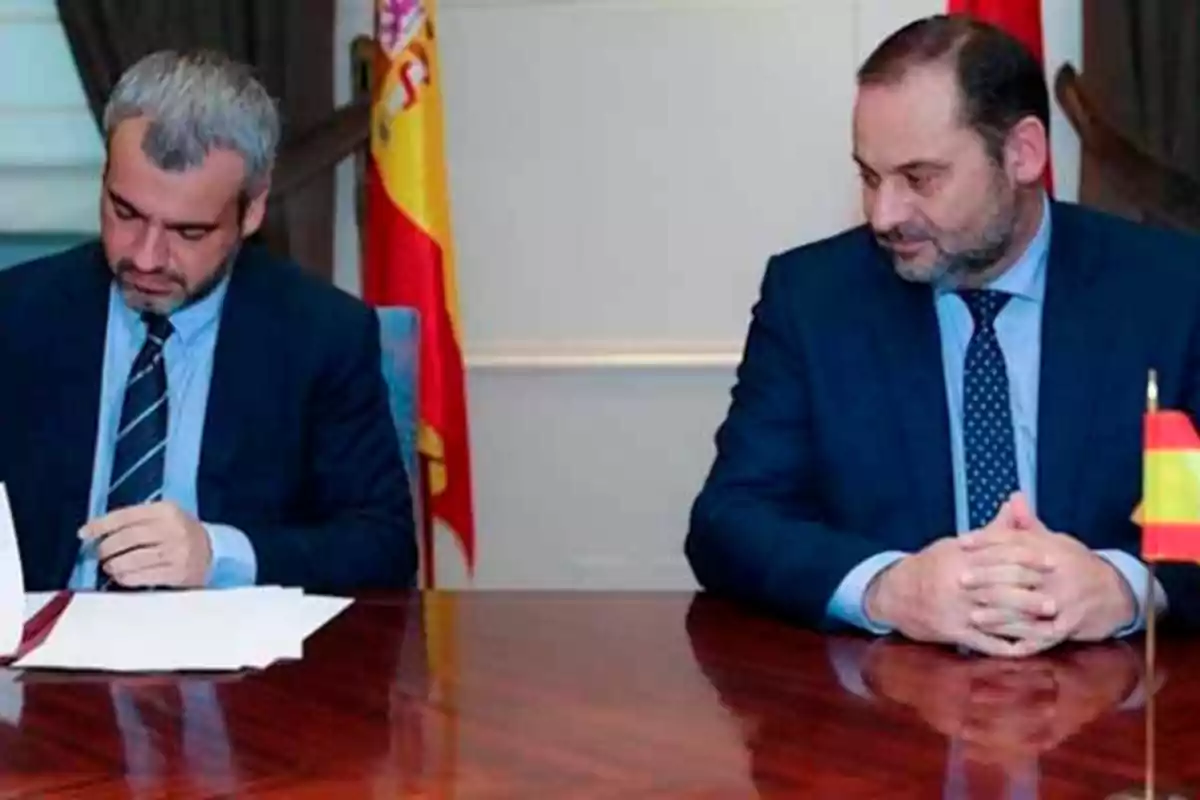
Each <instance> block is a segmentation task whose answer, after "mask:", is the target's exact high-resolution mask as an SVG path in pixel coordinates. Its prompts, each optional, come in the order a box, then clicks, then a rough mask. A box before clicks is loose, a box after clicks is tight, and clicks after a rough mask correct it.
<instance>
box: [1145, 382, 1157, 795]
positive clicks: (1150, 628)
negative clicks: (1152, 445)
mask: <svg viewBox="0 0 1200 800" xmlns="http://www.w3.org/2000/svg"><path fill="white" fill-rule="evenodd" d="M1157 411H1158V374H1157V373H1156V372H1155V371H1154V370H1150V376H1149V378H1148V380H1147V381H1146V412H1147V413H1150V414H1153V413H1155V412H1157ZM1154 565H1155V562H1154V561H1153V560H1151V559H1147V562H1146V566H1147V569H1146V595H1145V597H1146V601H1145V602H1146V606H1147V607H1146V681H1147V692H1148V695H1149V696H1148V697H1147V698H1146V800H1152V798H1154V797H1155V793H1154V772H1155V770H1154V695H1156V694H1157V692H1155V691H1154V690H1155V687H1156V685H1157V681H1156V675H1155V663H1154V661H1155V657H1156V655H1157V654H1156V652H1155V651H1156V649H1157V648H1156V644H1157V643H1156V641H1155V640H1156V638H1157V637H1156V634H1155V628H1157V627H1158V626H1157V617H1158V603H1156V602H1155V599H1156V598H1155V596H1154V589H1155V579H1154Z"/></svg>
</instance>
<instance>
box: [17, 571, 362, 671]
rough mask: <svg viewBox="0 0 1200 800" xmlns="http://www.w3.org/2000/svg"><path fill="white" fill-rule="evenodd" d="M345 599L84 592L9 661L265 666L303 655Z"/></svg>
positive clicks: (277, 591) (112, 666) (92, 666)
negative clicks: (309, 641)
mask: <svg viewBox="0 0 1200 800" xmlns="http://www.w3.org/2000/svg"><path fill="white" fill-rule="evenodd" d="M351 602H352V601H351V600H348V599H345V598H338V597H323V596H314V595H306V594H304V593H303V592H302V591H301V590H300V589H284V588H280V587H271V586H262V587H252V588H246V589H216V590H192V591H148V592H83V593H78V594H75V595H74V596H72V597H71V602H70V603H69V604H68V605H67V608H66V610H65V611H63V613H62V615H61V616H60V617H59V619H58V621H57V622H56V623H55V624H54V627H53V628H52V629H51V630H50V634H49V635H48V636H47V637H46V639H45V641H43V642H42V643H41V644H40V645H39V646H38V647H36V648H35V649H34V650H33V651H32V652H30V653H28V654H27V655H25V656H24V657H23V658H21V659H19V660H18V661H16V662H15V663H14V664H13V666H14V667H16V668H18V669H32V668H40V669H73V670H103V671H117V672H170V671H191V670H195V671H226V670H239V669H246V668H264V667H267V666H269V665H270V664H272V663H274V662H276V661H280V660H288V659H298V658H300V657H302V655H303V652H304V640H305V639H307V638H308V636H310V635H311V634H312V633H313V632H315V631H316V630H317V629H319V628H320V627H322V626H323V625H325V624H326V623H327V622H329V621H330V620H331V619H333V618H334V617H335V616H337V615H338V614H339V613H341V612H342V611H343V610H344V609H345V608H346V607H348V606H349V605H350V604H351Z"/></svg>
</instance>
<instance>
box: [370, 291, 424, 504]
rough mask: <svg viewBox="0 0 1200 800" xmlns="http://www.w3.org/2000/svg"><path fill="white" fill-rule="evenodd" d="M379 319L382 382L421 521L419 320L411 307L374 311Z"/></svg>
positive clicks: (384, 307)
mask: <svg viewBox="0 0 1200 800" xmlns="http://www.w3.org/2000/svg"><path fill="white" fill-rule="evenodd" d="M375 313H376V314H377V315H378V317H379V338H380V347H381V349H382V356H383V358H382V364H381V366H382V368H383V379H384V381H385V382H386V383H387V389H388V404H389V406H390V407H391V411H392V423H393V424H394V425H395V426H396V434H397V436H398V437H399V439H400V451H401V454H402V456H403V458H404V470H405V472H407V473H408V484H409V487H410V488H411V489H412V494H413V510H414V512H415V513H416V515H417V517H416V518H417V520H418V521H419V520H421V518H422V517H421V511H422V509H421V492H420V472H419V469H418V467H419V463H420V462H419V458H418V455H417V431H418V426H419V420H420V409H419V408H418V404H417V398H418V394H417V387H418V386H419V383H418V381H419V375H418V365H419V364H420V360H419V354H420V328H419V326H418V321H419V318H418V316H417V312H416V310H415V309H413V308H409V307H406V306H383V307H379V308H376V309H375Z"/></svg>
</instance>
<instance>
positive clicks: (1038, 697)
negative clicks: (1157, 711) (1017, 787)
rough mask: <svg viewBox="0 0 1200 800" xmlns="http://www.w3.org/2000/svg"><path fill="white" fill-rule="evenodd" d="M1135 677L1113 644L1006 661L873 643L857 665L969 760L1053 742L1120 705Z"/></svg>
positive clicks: (1028, 752) (1129, 654) (880, 690)
mask: <svg viewBox="0 0 1200 800" xmlns="http://www.w3.org/2000/svg"><path fill="white" fill-rule="evenodd" d="M1139 676H1140V669H1139V657H1138V655H1137V654H1136V653H1135V652H1134V651H1133V650H1132V649H1130V648H1128V647H1126V646H1124V645H1123V644H1119V643H1118V644H1113V645H1105V646H1094V647H1087V648H1079V649H1070V650H1064V651H1062V652H1059V653H1055V654H1052V655H1046V656H1038V657H1033V658H1028V659H1021V660H1008V659H988V658H979V657H972V656H962V655H958V654H956V653H952V652H949V651H945V650H939V649H933V648H930V647H928V646H922V645H914V644H909V643H903V642H880V643H879V646H877V647H874V648H872V650H871V652H870V653H869V654H868V655H867V658H866V663H865V666H864V678H865V680H866V682H867V685H868V686H870V688H871V690H872V691H873V692H875V693H876V694H877V695H878V696H881V697H886V698H889V699H891V700H893V701H894V702H897V703H900V704H902V705H905V706H908V707H911V708H912V709H913V710H915V711H916V712H917V713H918V714H919V715H920V716H921V718H922V719H924V720H925V722H926V723H927V724H929V725H930V726H931V727H933V728H934V729H935V730H937V731H939V732H940V733H942V734H944V735H946V736H947V737H951V738H954V739H957V740H958V741H960V742H961V743H962V745H963V747H964V748H965V750H966V752H965V753H964V755H965V756H966V757H967V758H968V759H969V760H971V761H976V762H981V763H996V764H1000V765H1009V764H1014V763H1017V762H1019V761H1022V760H1024V759H1028V758H1029V757H1031V756H1036V755H1037V754H1039V753H1043V752H1046V751H1048V750H1051V749H1053V748H1055V747H1057V746H1058V745H1059V744H1061V743H1062V742H1063V741H1064V740H1066V739H1067V738H1069V737H1070V736H1072V735H1073V734H1075V733H1076V732H1077V731H1079V730H1080V729H1081V728H1083V727H1084V726H1085V725H1087V724H1088V723H1089V722H1091V721H1092V720H1094V719H1096V718H1097V717H1099V716H1101V715H1102V714H1104V713H1105V712H1107V711H1109V710H1111V709H1113V708H1115V707H1116V706H1118V705H1120V704H1121V703H1122V702H1123V701H1124V700H1125V699H1126V698H1127V697H1128V696H1129V695H1130V693H1131V692H1132V691H1133V689H1134V687H1136V685H1137V683H1138V680H1139Z"/></svg>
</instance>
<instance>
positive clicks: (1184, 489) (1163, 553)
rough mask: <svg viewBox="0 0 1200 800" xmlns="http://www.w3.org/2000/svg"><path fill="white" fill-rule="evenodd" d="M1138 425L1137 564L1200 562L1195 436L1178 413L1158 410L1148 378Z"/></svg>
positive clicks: (1199, 451) (1199, 458)
mask: <svg viewBox="0 0 1200 800" xmlns="http://www.w3.org/2000/svg"><path fill="white" fill-rule="evenodd" d="M1148 391H1149V397H1148V401H1149V402H1148V404H1147V409H1146V416H1145V422H1144V437H1145V439H1144V440H1145V445H1144V448H1145V450H1144V456H1143V464H1144V466H1143V472H1142V508H1141V512H1140V514H1139V516H1140V522H1141V525H1142V558H1144V559H1145V560H1146V561H1200V434H1197V433H1196V428H1195V427H1194V426H1193V424H1192V421H1191V419H1190V418H1189V417H1188V416H1187V414H1185V413H1183V412H1182V411H1171V410H1165V411H1160V410H1158V398H1157V394H1158V386H1157V383H1156V381H1155V378H1154V375H1153V374H1151V377H1150V385H1149V387H1148Z"/></svg>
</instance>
